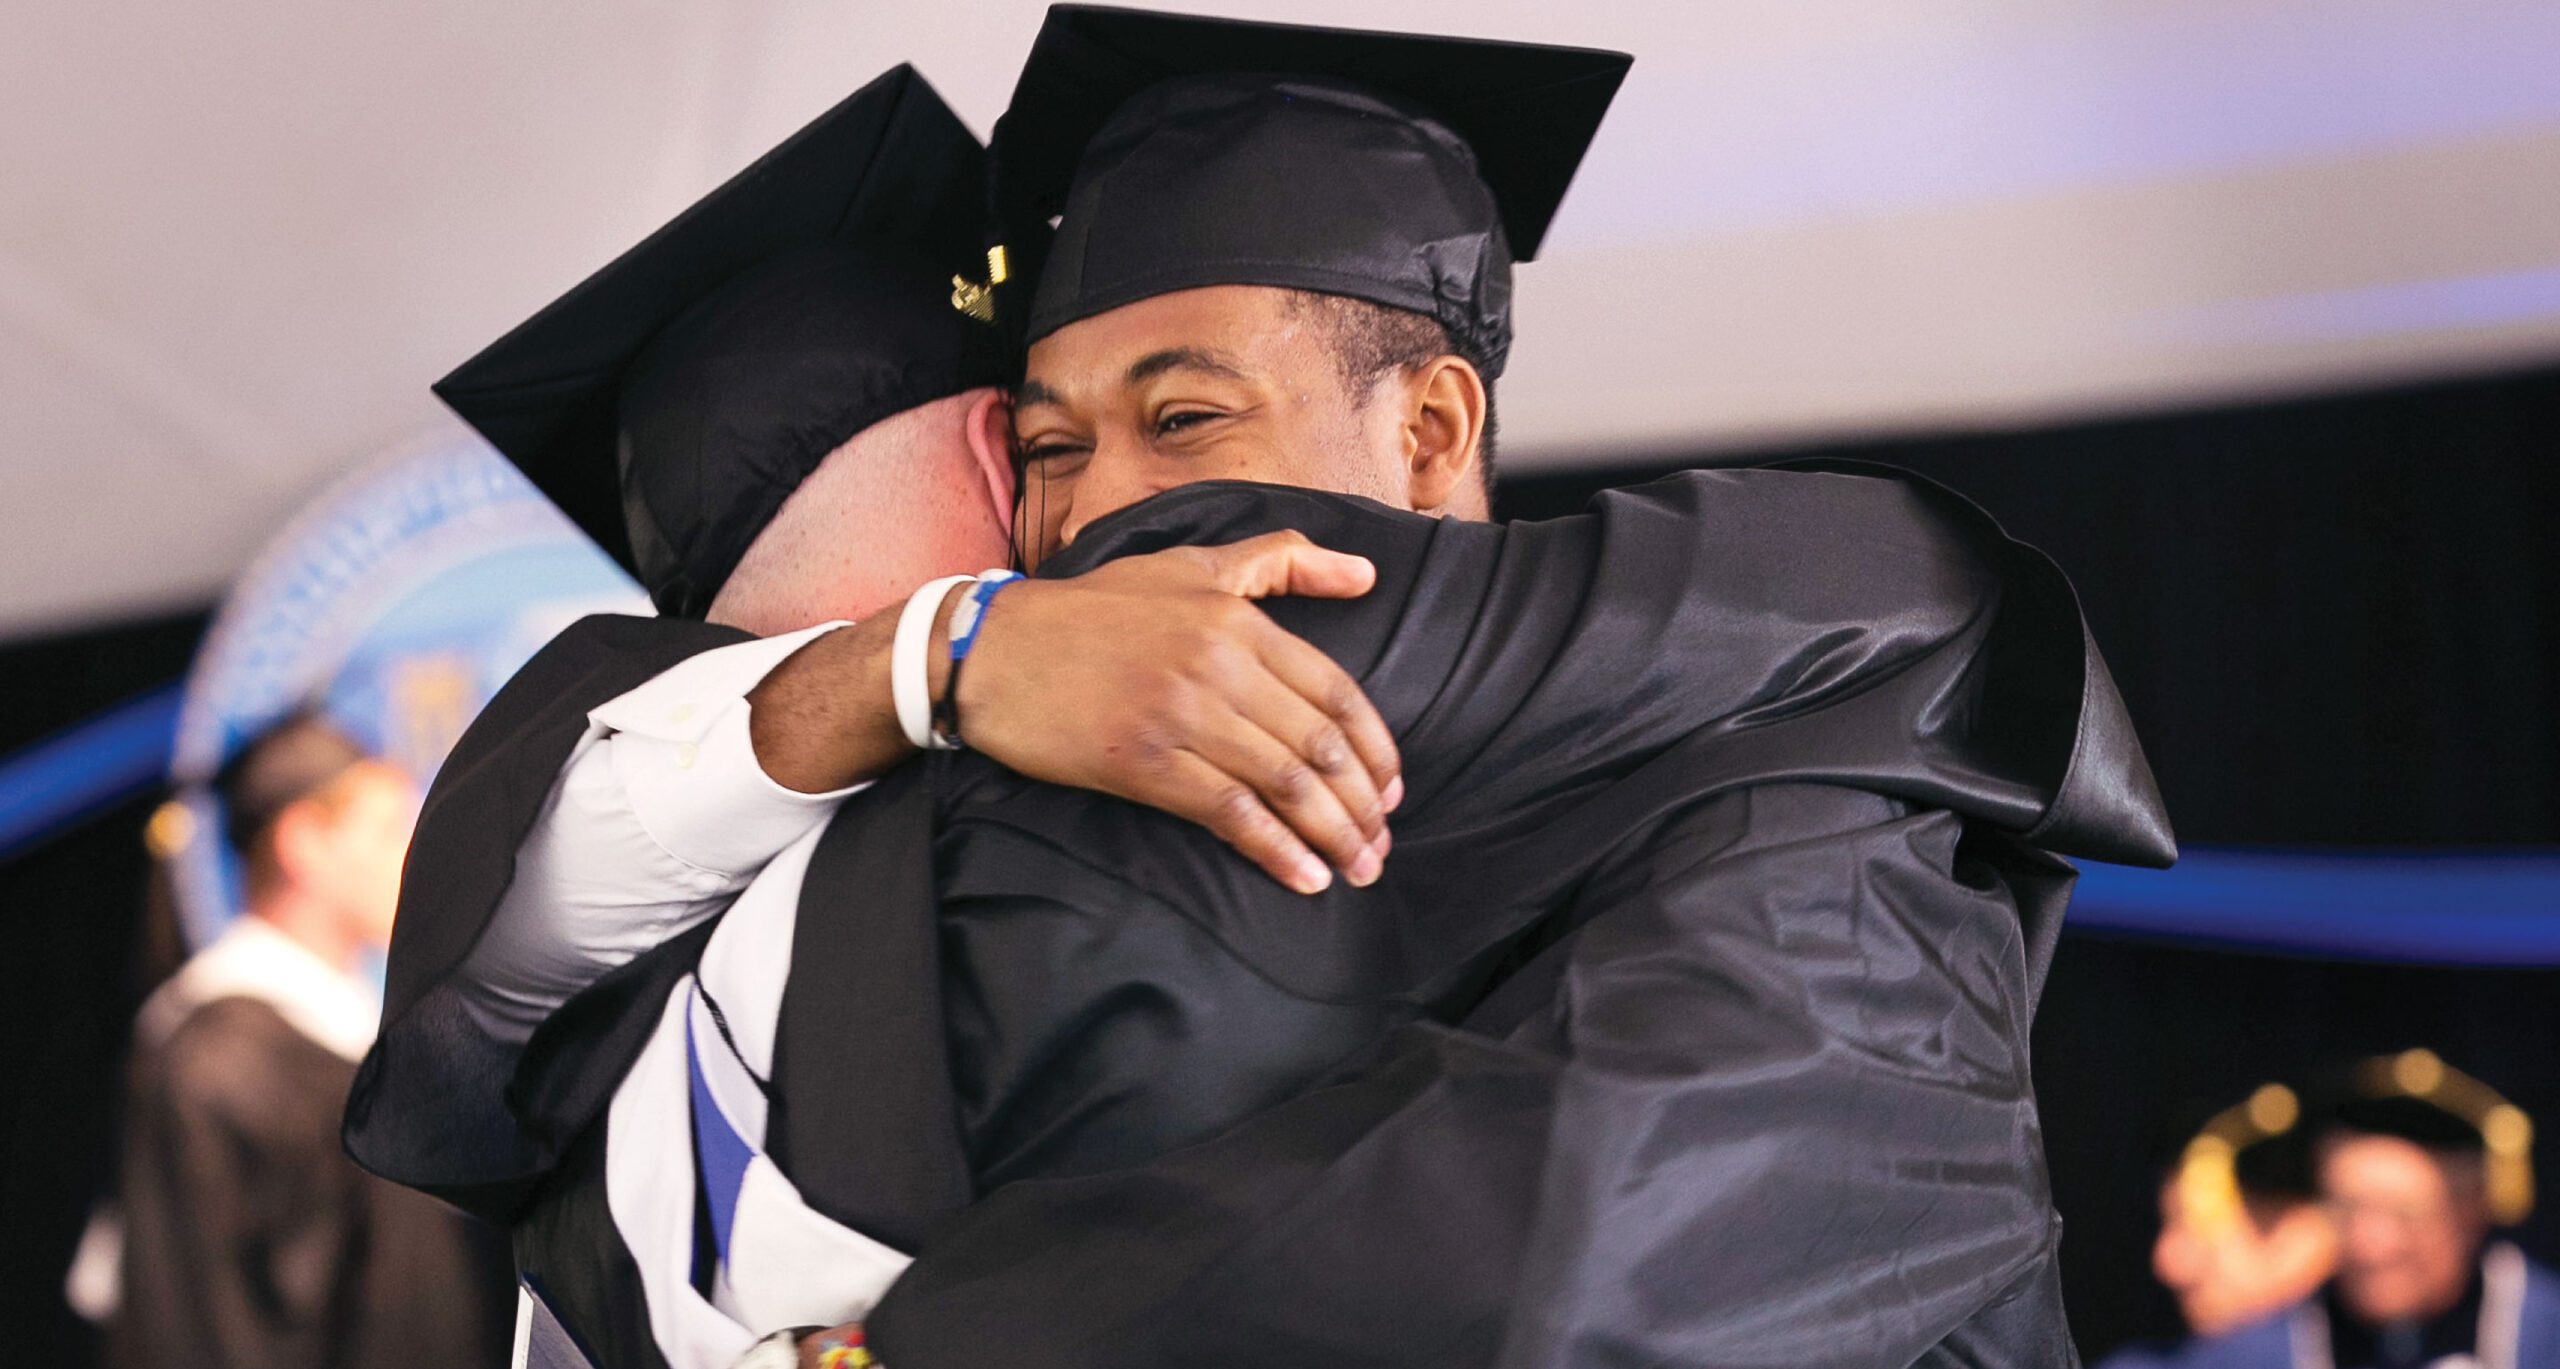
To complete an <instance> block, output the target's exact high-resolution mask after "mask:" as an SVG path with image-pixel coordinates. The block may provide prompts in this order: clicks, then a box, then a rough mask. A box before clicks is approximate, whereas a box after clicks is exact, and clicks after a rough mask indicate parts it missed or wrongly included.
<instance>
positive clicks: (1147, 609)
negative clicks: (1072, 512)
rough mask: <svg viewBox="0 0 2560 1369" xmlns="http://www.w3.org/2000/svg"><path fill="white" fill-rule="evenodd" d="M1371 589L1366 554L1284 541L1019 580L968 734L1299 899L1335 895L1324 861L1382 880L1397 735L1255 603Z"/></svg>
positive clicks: (963, 680) (996, 622)
mask: <svg viewBox="0 0 2560 1369" xmlns="http://www.w3.org/2000/svg"><path fill="white" fill-rule="evenodd" d="M1376 581H1377V569H1376V568H1375V567H1374V566H1372V565H1370V564H1369V562H1368V561H1367V560H1365V559H1363V558H1361V557H1357V556H1348V555H1345V554H1343V553H1340V552H1333V551H1326V550H1325V549H1323V548H1321V547H1318V546H1316V545H1315V544H1314V543H1312V542H1309V541H1308V540H1307V539H1306V538H1305V537H1303V536H1301V535H1300V534H1298V533H1294V532H1277V533H1271V534H1268V535H1265V536H1262V537H1256V538H1253V539H1251V540H1249V541H1244V542H1238V543H1234V544H1233V545H1230V546H1224V547H1175V548H1171V549H1169V550H1166V551H1160V552H1156V553H1153V554H1151V555H1146V556H1132V557H1127V558H1124V559H1122V560H1119V561H1114V562H1112V563H1111V564H1109V565H1106V566H1103V567H1101V568H1099V569H1097V570H1094V571H1093V572H1091V573H1089V574H1086V575H1081V576H1077V577H1075V578H1074V579H1070V580H1038V581H1031V582H1027V583H1024V584H1020V585H1016V586H1013V587H1012V588H1010V589H1007V590H1005V591H1004V592H1003V593H1002V594H1000V595H998V596H997V597H996V599H995V602H994V603H993V604H992V605H991V606H990V607H989V609H988V613H987V620H986V625H985V626H984V627H982V628H981V629H980V630H979V639H978V645H977V648H976V649H975V650H974V651H973V652H972V653H971V655H970V658H969V664H968V668H967V669H965V670H964V671H962V672H961V676H960V697H959V698H958V700H957V701H956V702H957V703H958V705H959V714H960V721H961V727H962V729H963V733H964V735H965V736H966V737H967V739H968V742H969V744H970V745H971V746H973V747H976V748H977V749H979V750H981V751H984V752H986V753H987V754H988V755H989V756H992V757H994V758H995V759H997V760H999V761H1002V762H1004V763H1005V764H1006V765H1007V766H1010V767H1011V768H1013V769H1014V770H1015V771H1017V772H1019V773H1021V774H1023V775H1027V776H1029V777H1031V778H1033V779H1038V780H1047V781H1050V782H1051V783H1055V784H1066V785H1073V786H1075V787H1077V788H1080V789H1094V790H1099V791H1101V792H1103V793H1106V794H1116V795H1118V796H1119V797H1121V798H1125V799H1129V800H1131V801H1132V802H1136V803H1143V804H1145V805H1147V806H1148V807H1150V808H1158V809H1162V810H1163V811H1165V812H1168V813H1172V814H1174V815H1175V816H1177V817H1182V818H1188V819H1190V820H1191V821H1193V822H1196V823H1199V824H1200V825H1201V826H1203V827H1206V828H1208V829H1209V830H1210V831H1212V832H1215V833H1217V834H1218V836H1219V837H1221V838H1222V839H1224V840H1225V841H1226V842H1227V844H1229V845H1231V846H1233V847H1235V848H1236V850H1238V851H1239V852H1242V853H1243V854H1244V856H1245V858H1246V859H1248V860H1251V861H1252V862H1253V863H1254V864H1256V865H1259V866H1261V867H1262V868H1263V869H1264V870H1266V871H1268V872H1269V873H1270V875H1271V877H1272V878H1274V879H1277V880H1279V881H1280V882H1281V883H1283V884H1286V885H1288V886H1289V887H1290V888H1293V889H1296V890H1298V891H1299V892H1301V893H1310V894H1311V893H1314V892H1316V891H1318V890H1320V889H1322V888H1324V887H1325V886H1326V885H1327V884H1329V883H1331V882H1332V874H1331V872H1330V871H1328V870H1327V869H1326V868H1325V865H1326V862H1327V861H1330V862H1331V863H1332V864H1333V865H1334V866H1335V867H1336V868H1338V869H1340V870H1341V871H1342V872H1343V874H1344V875H1345V876H1346V877H1347V878H1349V879H1350V881H1351V882H1352V883H1353V884H1356V885H1366V884H1369V883H1371V882H1373V881H1375V880H1376V879H1377V877H1378V872H1379V869H1380V867H1381V864H1382V863H1383V862H1384V860H1385V858H1386V854H1387V846H1388V836H1387V812H1388V810H1389V809H1390V808H1392V807H1393V806H1394V805H1395V802H1396V801H1397V800H1399V799H1401V798H1402V797H1403V785H1402V781H1401V780H1399V779H1398V778H1397V771H1398V768H1399V765H1400V762H1399V760H1398V757H1397V755H1396V745H1395V738H1394V737H1393V736H1391V735H1389V733H1388V732H1387V725H1386V723H1385V722H1384V721H1383V720H1382V719H1380V718H1379V716H1378V712H1377V710H1376V709H1375V708H1372V707H1371V706H1370V704H1369V700H1368V697H1367V696H1366V695H1364V694H1362V693H1361V692H1360V687H1359V685H1358V684H1356V683H1354V682H1353V680H1352V679H1351V677H1350V676H1349V675H1347V674H1345V673H1343V670H1342V667H1340V666H1338V665H1336V664H1334V662H1333V659H1332V658H1331V657H1329V656H1327V655H1325V654H1324V653H1323V652H1321V651H1318V650H1316V649H1315V648H1314V647H1311V646H1309V645H1307V644H1306V643H1305V642H1302V641H1300V640H1298V639H1297V638H1296V637H1294V636H1291V635H1290V634H1289V633H1287V632H1284V631H1282V630H1281V629H1280V628H1279V627H1278V626H1276V625H1274V624H1273V623H1272V621H1271V619H1270V618H1269V617H1267V616H1265V615H1264V613H1263V612H1262V610H1261V609H1259V608H1256V607H1255V606H1254V605H1253V603H1252V602H1251V601H1253V600H1255V599H1261V598H1266V597H1269V596H1272V595H1279V594H1297V595H1306V596H1311V597H1315V598H1322V599H1356V598H1358V597H1359V596H1361V595H1363V594H1366V593H1368V592H1369V588H1370V586H1371V585H1373V584H1375V583H1376ZM1310 848H1313V849H1310ZM1319 853H1321V859H1320V858H1319Z"/></svg>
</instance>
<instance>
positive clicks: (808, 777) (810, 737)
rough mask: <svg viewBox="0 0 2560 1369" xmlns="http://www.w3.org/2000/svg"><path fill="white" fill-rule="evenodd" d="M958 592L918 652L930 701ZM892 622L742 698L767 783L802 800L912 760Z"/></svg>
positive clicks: (879, 620) (808, 650)
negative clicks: (895, 670)
mask: <svg viewBox="0 0 2560 1369" xmlns="http://www.w3.org/2000/svg"><path fill="white" fill-rule="evenodd" d="M966 588H967V586H965V585H963V586H960V587H957V588H955V589H953V590H950V591H946V592H945V593H944V595H943V602H942V605H941V607H940V609H939V610H938V611H937V612H936V613H935V614H934V619H933V636H932V640H931V641H930V642H929V643H928V644H927V645H926V649H925V654H924V655H925V667H926V687H927V690H928V693H929V694H930V695H931V696H932V697H935V698H939V697H941V695H942V691H943V690H944V689H945V688H946V687H947V686H948V684H949V680H950V673H951V665H950V655H951V652H950V633H949V623H950V618H951V614H952V611H953V609H954V608H955V606H956V605H957V604H958V602H959V598H960V591H961V590H965V589H966ZM898 617H899V615H898V614H895V613H882V614H878V615H876V616H874V617H873V618H871V619H870V620H868V621H866V622H864V623H861V624H859V625H857V626H854V627H849V628H843V629H839V630H837V631H835V632H830V633H828V634H826V635H825V636H823V637H820V638H818V639H817V640H815V641H813V642H811V643H809V644H808V645H807V646H804V647H802V648H800V650H798V651H796V652H794V653H792V655H791V656H790V658H789V659H787V660H785V661H784V662H783V663H782V664H781V665H779V666H777V667H775V668H774V671H773V673H772V674H770V675H767V676H765V678H764V681H763V683H761V684H759V685H757V686H756V687H755V688H754V689H753V690H750V691H749V692H748V694H747V702H748V703H749V705H751V707H752V710H753V711H752V713H751V714H750V717H749V736H750V738H751V739H752V740H753V741H754V743H755V756H756V763H757V764H758V765H760V766H762V767H763V768H764V772H765V774H767V775H769V776H771V777H772V779H773V781H774V783H776V784H779V785H782V786H783V787H784V788H787V789H795V790H798V791H800V792H802V793H806V794H818V793H825V792H827V791H828V790H833V789H843V788H845V787H847V786H849V785H855V784H860V783H862V782H864V781H866V780H875V779H878V778H879V777H880V776H881V775H883V774H886V773H887V772H888V771H889V769H890V767H892V766H895V765H896V764H898V763H899V762H900V761H903V760H905V759H906V758H907V757H909V756H912V755H914V754H915V747H914V745H913V744H912V743H910V742H909V741H908V740H907V736H906V733H905V731H904V730H903V729H901V728H900V727H899V725H898V711H897V705H896V702H895V694H894V692H893V690H892V688H891V685H890V678H889V665H890V648H891V646H892V644H893V643H894V642H895V640H896V637H897V630H898Z"/></svg>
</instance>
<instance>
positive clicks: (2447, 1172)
mask: <svg viewBox="0 0 2560 1369" xmlns="http://www.w3.org/2000/svg"><path fill="white" fill-rule="evenodd" d="M2532 1136H2533V1126H2532V1123H2531V1122H2530V1121H2529V1120H2528V1119H2527V1118H2526V1117H2525V1115H2524V1113H2523V1111H2522V1110H2520V1109H2518V1108H2517V1107H2516V1106H2515V1105H2513V1104H2511V1103H2509V1102H2507V1101H2506V1100H2505V1099H2504V1098H2501V1097H2499V1096H2498V1094H2497V1093H2496V1092H2494V1091H2493V1090H2491V1089H2489V1088H2488V1087H2487V1086H2486V1085H2484V1084H2482V1083H2480V1082H2479V1081H2478V1080H2476V1079H2472V1078H2470V1077H2469V1076H2467V1075H2465V1074H2463V1073H2461V1072H2460V1071H2458V1070H2455V1069H2453V1068H2451V1067H2450V1066H2447V1065H2446V1064H2445V1063H2444V1062H2443V1061H2442V1060H2440V1059H2438V1058H2437V1057H2436V1056H2435V1055H2434V1054H2433V1053H2432V1052H2429V1051H2424V1050H2412V1051H2405V1052H2402V1053H2400V1054H2398V1055H2388V1056H2382V1057H2379V1058H2376V1059H2373V1060H2368V1061H2366V1062H2364V1063H2363V1064H2362V1065H2360V1066H2358V1067H2357V1068H2356V1069H2355V1070H2354V1071H2353V1072H2352V1073H2351V1075H2350V1076H2349V1078H2348V1080H2347V1081H2346V1083H2345V1084H2344V1085H2343V1086H2342V1087H2340V1088H2339V1089H2337V1090H2336V1093H2335V1096H2334V1099H2333V1100H2332V1101H2331V1102H2329V1103H2328V1104H2326V1105H2325V1106H2324V1107H2322V1108H2321V1109H2320V1110H2319V1120H2318V1121H2317V1123H2316V1124H2315V1125H2314V1126H2313V1128H2312V1155H2313V1159H2314V1166H2315V1168H2314V1173H2315V1175H2316V1178H2317V1182H2318V1185H2319V1189H2320V1194H2321V1198H2322V1200H2323V1203H2324V1204H2325V1206H2326V1208H2327V1210H2328V1213H2329V1219H2330V1220H2331V1222H2333V1223H2334V1224H2335V1227H2336V1231H2337V1272H2336V1274H2335V1275H2334V1276H2333V1277H2332V1278H2331V1279H2330V1280H2329V1281H2328V1283H2327V1284H2326V1285H2325V1286H2324V1287H2323V1288H2321V1289H2319V1290H2318V1291H2317V1292H2316V1293H2314V1294H2313V1295H2311V1296H2309V1297H2307V1298H2305V1299H2304V1300H2302V1301H2301V1302H2299V1303H2296V1304H2295V1305H2294V1306H2293V1307H2291V1308H2289V1309H2287V1310H2285V1311H2283V1312H2282V1313H2281V1314H2279V1315H2277V1316H2273V1317H2270V1318H2267V1319H2264V1320H2261V1321H2259V1322H2257V1323H2255V1324H2253V1325H2249V1326H2244V1327H2242V1328H2240V1329H2238V1330H2236V1331H2233V1332H2231V1333H2230V1334H2227V1335H2220V1336H2213V1337H2210V1338H2206V1339H2200V1340H2197V1341H2194V1342H2191V1343H2189V1344H2188V1345H2187V1346H2185V1347H2183V1348H2181V1349H2180V1350H2179V1351H2177V1352H2175V1353H2173V1354H2170V1355H2167V1356H2164V1357H2149V1358H2145V1357H2141V1356H2139V1355H2136V1356H2132V1357H2120V1358H2119V1359H2117V1360H2112V1361H2110V1362H2109V1363H2110V1365H2111V1366H2118V1369H2135V1367H2136V1366H2177V1367H2178V1369H2541V1366H2547V1365H2560V1277H2556V1276H2554V1275H2553V1274H2552V1273H2551V1272H2550V1271H2549V1270H2546V1269H2543V1268H2541V1267H2540V1266H2538V1265H2535V1264H2533V1263H2532V1262H2531V1261H2529V1260H2527V1259H2526V1258H2525V1256H2524V1253H2523V1252H2522V1251H2520V1250H2518V1249H2517V1248H2516V1247H2514V1246H2513V1245H2510V1244H2508V1243H2506V1242H2503V1241H2492V1240H2491V1239H2490V1237H2491V1234H2492V1232H2494V1231H2495V1230H2496V1229H2497V1228H2498V1227H2501V1226H2505V1225H2511V1224H2513V1223H2515V1222H2518V1221H2521V1220H2523V1218H2524V1217H2525V1215H2526V1213H2527V1212H2529V1211H2530V1210H2531V1207H2532V1203H2533V1177H2532V1175H2533V1170H2532V1162H2531V1156H2530V1146H2531V1143H2532Z"/></svg>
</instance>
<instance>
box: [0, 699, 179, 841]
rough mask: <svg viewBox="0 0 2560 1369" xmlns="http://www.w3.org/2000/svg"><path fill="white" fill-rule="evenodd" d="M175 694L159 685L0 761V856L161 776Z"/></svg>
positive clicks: (165, 771) (173, 730)
mask: <svg viewBox="0 0 2560 1369" xmlns="http://www.w3.org/2000/svg"><path fill="white" fill-rule="evenodd" d="M178 698H179V689H178V686H177V685H175V684H170V685H164V686H162V687H161V688H159V689H155V690H153V691H152V692H150V693H148V694H145V695H142V696H141V697H139V698H136V699H131V700H128V701H126V702H125V703H122V704H119V705H117V706H116V707H114V708H111V709H109V710H107V711H106V712H104V713H101V714H99V715H98V716H96V717H94V718H91V719H89V720H88V721H87V722H84V723H80V724H77V725H75V726H72V727H68V728H65V729H63V730H62V731H60V732H58V733H55V734H54V735H53V736H51V737H48V738H46V739H45V740H43V741H40V742H38V743H36V744H35V745H34V746H31V747H28V748H27V749H26V750H24V751H21V752H19V753H18V754H17V755H15V756H11V757H10V758H8V759H7V760H5V761H0V860H7V859H9V858H10V857H11V856H14V855H16V854H17V853H18V852H20V851H22V850H25V849H26V848H28V847H30V846H33V845H35V844H36V843H37V842H40V841H42V840H44V839H45V838H46V837H49V836H52V835H53V834H54V833H56V832H58V831H61V830H62V829H63V828H65V827H68V826H70V825H71V824H73V823H76V822H78V821H79V820H80V819H82V818H85V817H87V816H89V815H90V814H92V813H95V812H97V811H98V810H99V809H102V808H107V807H110V806H112V805H114V804H116V803H118V802H120V801H122V800H124V799H127V798H130V797H132V796H133V795H135V794H137V793H140V792H142V791H143V790H145V789H148V788H150V787H152V786H153V785H156V784H159V783H161V782H163V781H164V780H166V779H167V778H168V775H169V744H170V741H171V740H172V739H173V738H174V737H175V736H176V735H177V730H178Z"/></svg>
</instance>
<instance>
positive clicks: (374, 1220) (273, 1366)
mask: <svg viewBox="0 0 2560 1369" xmlns="http://www.w3.org/2000/svg"><path fill="white" fill-rule="evenodd" d="M353 1074H354V1068H353V1067H352V1066H350V1065H349V1064H348V1063H347V1061H346V1060H345V1059H344V1058H343V1057H341V1056H339V1055H336V1054H334V1053H332V1052H331V1051H330V1050H329V1049H327V1048H326V1047H324V1046H322V1045H321V1044H320V1043H318V1042H316V1041H314V1040H312V1039H311V1038H309V1037H307V1036H304V1035H303V1034H302V1033H301V1032H299V1031H297V1030H295V1028H294V1027H293V1026H292V1025H290V1024H289V1023H287V1022H286V1021H285V1019H284V1018H283V1017H282V1016H281V1015H280V1014H279V1013H278V1012H277V1011H276V1009H274V1008H273V1007H270V1006H269V1005H268V1004H266V1003H265V1002H262V1001H259V1000H258V999H255V998H251V997H245V996H230V997H222V998H217V999H214V1000H213V1001H211V1002H208V1003H205V1004H203V1005H202V1006H200V1007H197V1008H195V1009H194V1010H193V1011H191V1012H189V1013H188V1014H187V1015H186V1016H185V1018H184V1019H183V1020H182V1021H181V1022H179V1023H178V1024H177V1025H176V1027H175V1029H174V1030H173V1031H172V1032H171V1033H170V1034H169V1035H168V1037H167V1039H166V1040H145V1041H142V1042H140V1043H138V1044H137V1045H136V1047H135V1050H134V1060H133V1065H132V1079H131V1091H130V1094H129V1098H128V1117H127V1121H126V1134H125V1141H124V1150H125V1153H124V1172H123V1182H122V1184H121V1192H120V1205H121V1210H122V1212H123V1218H124V1262H123V1268H122V1277H123V1289H122V1295H121V1305H120V1307H119V1308H118V1311H117V1314H116V1317H115V1319H114V1321H113V1323H112V1325H111V1326H110V1328H109V1332H108V1337H107V1362H108V1363H110V1364H117V1365H188V1366H203V1367H204V1369H331V1367H332V1366H345V1367H346V1369H446V1367H447V1366H456V1365H461V1366H477V1365H493V1364H496V1363H498V1362H499V1361H501V1360H502V1359H504V1357H505V1355H506V1344H507V1322H506V1312H507V1300H506V1298H505V1296H504V1295H505V1293H506V1288H507V1283H506V1270H505V1266H504V1263H503V1253H502V1248H501V1247H500V1246H499V1244H498V1242H497V1241H496V1240H495V1236H496V1233H494V1232H491V1231H488V1230H486V1229H482V1228H478V1227H477V1225H476V1224H471V1225H470V1226H468V1227H467V1226H466V1224H465V1222H464V1220H463V1219H462V1218H460V1217H458V1216H456V1215H455V1214H454V1213H453V1212H451V1211H450V1210H448V1209H446V1208H444V1207H442V1206H441V1205H439V1204H436V1203H433V1202H430V1201H428V1200H427V1199H425V1198H423V1197H420V1196H419V1195H417V1194H415V1193H411V1192H409V1191H407V1190H405V1189H401V1188H397V1187H394V1186H392V1185H390V1184H386V1183H384V1182H383V1181H381V1180H380V1179H377V1178H375V1177H373V1176H372V1175H369V1174H366V1173H363V1172H362V1171H360V1170H358V1169H356V1167H355V1166H353V1165H350V1164H348V1163H347V1158H346V1156H344V1155H343V1154H340V1153H339V1152H338V1149H337V1146H336V1145H335V1144H334V1138H335V1135H336V1132H337V1121H338V1113H339V1110H340V1108H341V1107H342V1106H343V1105H344V1100H345V1098H346V1096H347V1087H348V1084H349V1081H350V1080H351V1078H352V1077H353Z"/></svg>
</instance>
